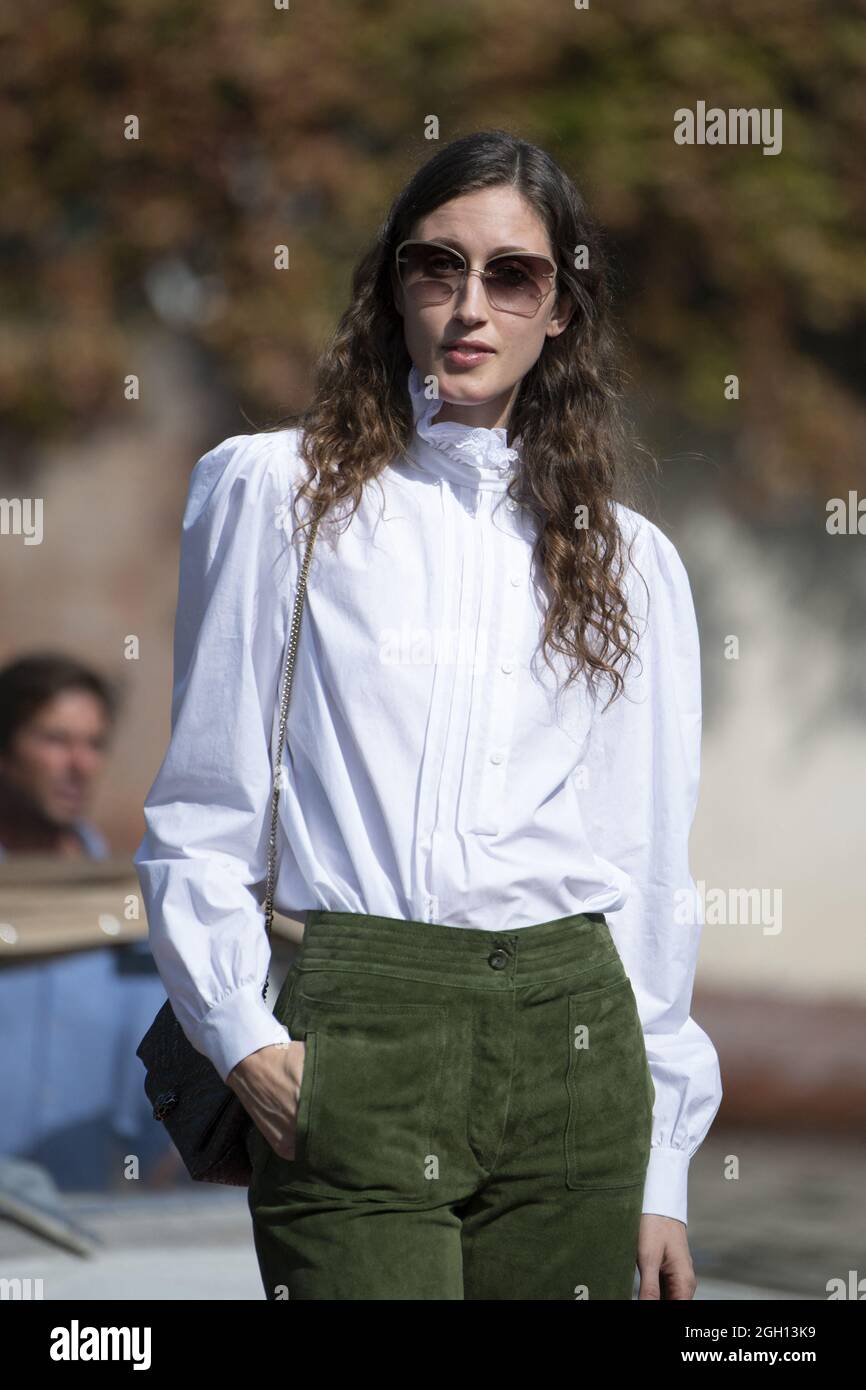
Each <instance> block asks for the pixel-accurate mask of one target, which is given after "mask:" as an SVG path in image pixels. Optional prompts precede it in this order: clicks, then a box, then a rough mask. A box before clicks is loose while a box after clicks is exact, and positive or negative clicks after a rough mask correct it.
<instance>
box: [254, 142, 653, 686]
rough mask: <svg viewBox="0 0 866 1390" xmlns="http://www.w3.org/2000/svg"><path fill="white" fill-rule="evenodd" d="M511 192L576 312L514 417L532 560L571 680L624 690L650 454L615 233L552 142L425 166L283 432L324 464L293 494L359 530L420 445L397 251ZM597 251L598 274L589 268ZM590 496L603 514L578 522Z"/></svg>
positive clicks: (486, 145) (548, 648)
mask: <svg viewBox="0 0 866 1390" xmlns="http://www.w3.org/2000/svg"><path fill="white" fill-rule="evenodd" d="M497 187H509V188H514V189H517V190H518V191H519V192H520V193H521V194H522V195H523V197H524V198H525V199H526V200H527V202H528V203H529V204H530V205H531V206H532V208H533V209H534V210H535V212H536V214H537V215H538V216H539V217H540V219H541V220H542V222H543V223H544V225H545V226H546V228H547V231H548V234H549V237H550V244H551V247H552V248H553V252H554V255H555V258H556V262H557V265H558V267H559V274H558V276H557V280H558V282H559V283H560V285H561V289H560V294H565V295H567V296H570V297H571V300H572V301H573V303H574V306H575V311H574V313H573V314H572V316H571V319H570V321H569V323H568V325H567V327H566V328H565V329H564V331H563V332H562V333H560V334H559V335H558V336H557V337H554V338H547V339H546V341H545V344H544V347H543V349H542V351H541V354H540V356H539V357H538V360H537V361H536V362H535V364H534V366H533V367H532V368H531V370H530V371H528V372H527V373H526V375H525V376H524V378H523V380H522V381H521V383H520V387H519V391H518V394H517V396H516V399H515V402H514V407H513V410H512V413H511V416H510V418H509V421H508V428H509V437H510V438H514V437H515V436H517V435H519V436H520V439H521V444H520V464H519V467H518V470H517V472H516V474H515V477H514V478H513V480H512V482H511V483H510V484H509V489H508V491H509V494H510V495H511V496H512V497H513V498H515V499H516V500H517V501H518V502H519V503H520V504H521V505H523V506H524V507H526V508H529V509H530V511H531V512H532V513H533V514H534V516H535V518H536V520H537V531H538V535H537V540H536V543H535V545H534V548H533V554H532V565H533V573H534V575H535V577H536V582H538V583H539V584H540V587H541V589H542V592H543V593H544V595H545V598H546V603H547V606H546V612H545V618H544V624H543V630H542V632H541V649H542V652H543V655H544V659H545V660H546V662H547V664H548V665H549V666H550V667H551V668H552V669H553V668H554V663H553V662H552V661H551V660H550V655H549V653H550V652H553V651H557V652H559V653H561V654H562V655H564V656H565V658H566V665H567V678H566V682H565V687H566V688H567V687H568V686H570V685H571V684H572V682H573V681H574V680H575V679H576V678H577V677H578V675H579V674H580V673H581V672H584V673H585V677H586V679H587V681H588V683H590V684H597V683H598V682H600V680H601V679H603V678H605V677H607V678H608V679H609V680H610V681H611V683H612V684H613V687H614V689H613V695H612V697H611V698H616V696H617V695H618V694H620V693H621V691H622V690H623V688H624V678H623V674H622V672H621V671H620V670H619V666H620V665H621V664H622V663H623V662H625V665H626V669H627V667H628V665H630V663H631V659H632V656H633V649H632V646H631V640H632V639H633V638H634V637H635V636H636V631H635V628H634V626H633V624H632V622H631V620H630V616H629V613H628V608H627V603H626V595H625V593H624V589H623V587H622V580H623V575H624V572H625V566H626V565H627V564H629V563H630V562H631V555H630V554H627V553H626V550H627V547H626V545H625V540H624V537H623V535H622V533H621V531H620V528H619V526H618V524H617V518H616V513H615V509H614V505H613V504H614V501H615V500H617V501H620V502H624V503H625V504H626V505H632V491H633V488H634V486H635V482H636V476H637V474H636V469H635V468H634V459H633V457H632V452H633V449H634V451H635V452H637V451H638V450H639V451H640V452H641V453H644V454H647V456H649V455H648V451H646V450H645V449H644V447H643V446H642V445H637V444H634V443H633V441H632V439H631V436H630V434H629V432H628V430H627V429H626V426H625V423H624V412H623V410H622V406H621V401H622V395H623V386H624V381H625V376H624V372H623V369H622V367H621V365H620V352H619V346H618V332H617V330H616V329H615V326H614V323H613V315H612V308H611V302H612V288H611V285H612V278H611V270H610V263H609V259H608V256H607V254H606V250H605V244H604V243H605V238H604V234H603V232H602V229H601V227H600V226H599V224H598V223H597V222H596V221H595V220H594V219H593V218H592V217H591V215H590V214H589V212H588V210H587V208H586V205H585V202H584V199H583V198H582V197H581V195H580V194H579V193H578V191H577V189H576V187H575V185H574V183H573V182H572V180H571V179H570V178H569V177H568V176H567V174H566V173H565V172H564V171H563V170H562V169H561V168H560V166H559V165H558V164H557V163H556V162H555V160H553V159H552V158H551V156H550V155H549V154H547V153H546V152H545V151H544V150H542V149H539V148H538V147H537V146H535V145H532V144H529V143H528V142H527V141H525V140H521V139H519V138H517V137H516V136H514V135H512V134H510V133H508V132H507V131H503V130H492V131H481V132H478V133H474V134H470V135H465V136H462V137H460V138H459V139H456V140H453V141H452V142H451V143H450V144H448V145H446V146H445V147H444V148H443V149H442V150H440V151H439V152H438V153H437V154H435V155H434V156H433V157H432V158H431V159H429V160H428V161H427V162H426V163H424V164H423V166H421V167H420V168H419V169H418V170H417V172H416V173H415V174H414V175H413V176H412V178H411V179H410V181H409V182H408V184H407V185H406V186H405V187H404V189H403V191H402V192H401V193H400V194H399V196H398V197H397V198H396V200H395V202H394V203H393V205H392V207H391V210H390V211H389V213H388V215H387V217H386V219H385V221H384V222H383V223H382V225H381V227H380V228H379V231H378V232H377V234H376V235H375V237H374V238H373V241H372V243H371V244H370V245H369V247H368V248H367V249H366V250H365V252H364V253H363V255H362V256H361V259H360V260H359V262H358V263H357V265H356V267H355V270H354V273H353V278H352V293H351V302H350V304H349V307H348V308H347V309H346V310H345V312H344V314H343V315H342V318H341V319H340V321H339V324H338V326H337V328H336V331H335V332H334V334H333V337H332V339H331V341H330V342H329V344H328V346H327V347H326V349H325V351H324V352H323V353H322V354H321V357H320V358H319V360H318V362H317V364H316V366H315V370H314V390H313V397H312V401H311V403H310V405H309V407H308V408H307V409H306V410H304V411H301V412H297V413H294V414H290V415H283V416H282V417H281V418H280V419H279V420H278V421H276V422H275V423H273V424H271V425H269V426H268V427H267V428H268V429H269V430H270V429H274V430H276V429H285V428H286V427H293V426H298V427H299V428H300V436H299V447H300V455H301V458H302V459H303V460H304V461H305V462H306V464H307V466H308V474H307V477H306V479H305V480H304V482H303V484H302V485H301V486H300V487H299V488H298V490H297V492H296V495H295V497H294V499H293V514H294V517H295V520H296V523H297V524H296V526H295V528H294V531H293V536H294V535H296V534H297V532H298V531H299V530H301V529H303V528H305V527H309V526H310V525H311V524H312V523H313V521H315V520H316V519H317V518H318V519H320V520H321V519H322V518H323V517H325V516H326V514H328V513H332V514H333V510H334V509H335V508H338V509H341V510H343V511H344V513H345V515H346V517H347V524H348V521H349V520H350V519H351V516H352V515H354V512H355V511H356V510H357V508H358V506H359V504H360V501H361V494H362V492H363V489H364V488H365V486H366V485H367V484H368V483H369V482H371V481H372V480H373V479H374V478H376V477H377V476H378V474H380V473H381V472H382V470H383V469H384V468H385V467H386V466H387V465H388V463H389V462H391V461H393V460H394V459H395V458H398V457H400V456H401V455H402V454H403V453H404V452H405V450H406V447H407V445H408V443H409V441H410V439H411V437H412V434H413V432H414V417H413V412H412V403H411V400H410V397H409V391H408V385H407V380H408V374H409V369H410V367H411V366H412V362H411V359H410V357H409V354H408V352H407V349H406V345H405V341H404V333H403V320H402V318H401V316H400V314H399V313H398V312H397V309H396V307H395V305H394V301H393V298H392V285H391V270H392V267H393V265H394V260H395V253H396V248H397V246H398V245H399V244H400V242H401V241H403V240H405V239H407V238H409V237H411V236H413V235H414V232H413V228H414V226H415V224H416V223H417V222H418V221H419V220H420V219H421V218H422V217H425V216H426V215H427V214H428V213H430V212H432V211H433V210H434V209H435V208H438V207H440V206H441V205H442V204H443V203H447V202H449V201H450V200H451V199H452V198H458V197H460V196H462V195H463V194H466V193H472V192H474V191H475V190H477V189H483V188H485V189H486V188H497ZM581 247H585V248H586V253H585V257H584V260H585V263H586V268H585V269H584V268H580V269H576V268H575V264H576V261H577V259H578V257H577V255H576V252H577V250H578V248H581ZM582 264H583V261H581V265H582ZM302 502H303V503H304V504H305V505H304V516H303V518H302V516H301V509H300V504H301V503H302ZM343 503H346V504H348V507H349V510H348V512H346V511H345V508H343V507H342V504H343ZM582 506H585V507H586V509H587V510H586V516H588V524H587V525H585V526H581V527H580V528H579V529H578V527H577V525H576V521H575V518H576V509H577V508H578V507H582Z"/></svg>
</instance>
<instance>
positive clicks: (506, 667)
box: [502, 661, 514, 676]
mask: <svg viewBox="0 0 866 1390" xmlns="http://www.w3.org/2000/svg"><path fill="white" fill-rule="evenodd" d="M502 669H503V671H504V672H505V674H506V676H510V675H511V672H512V671H513V670H514V662H513V661H503V663H502Z"/></svg>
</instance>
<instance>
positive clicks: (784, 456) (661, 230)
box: [0, 0, 866, 510]
mask: <svg viewBox="0 0 866 1390" xmlns="http://www.w3.org/2000/svg"><path fill="white" fill-rule="evenodd" d="M864 19H866V16H864V5H863V3H862V0H836V3H835V4H834V5H833V6H832V7H831V8H829V9H828V8H826V7H823V8H822V7H820V6H819V5H818V4H817V3H805V0H729V3H728V4H727V5H726V6H725V7H724V10H723V12H719V10H718V7H717V6H715V5H712V4H710V3H708V2H707V0H692V3H691V4H689V5H686V4H684V3H681V0H679V2H677V0H655V3H654V4H653V6H652V7H651V8H650V7H647V6H646V5H643V4H641V3H640V0H619V3H618V4H616V5H615V6H605V5H602V4H596V5H592V4H591V5H590V7H589V8H588V9H586V10H580V9H576V8H574V7H569V6H567V5H565V4H561V5H539V4H538V3H530V2H529V0H496V3H495V4H494V3H492V0H475V3H466V2H465V0H444V2H443V0H438V3H436V4H435V5H423V6H414V7H411V8H408V9H407V8H406V7H405V6H403V5H401V4H399V3H397V0H368V2H367V3H363V2H362V0H357V2H356V3H346V4H338V3H322V0H317V2H316V3H315V4H312V3H302V0H295V3H293V4H292V5H291V7H290V8H289V9H275V8H273V6H271V7H269V6H266V5H251V4H242V3H241V4H238V3H228V0H224V3H222V4H216V5H214V4H213V3H211V4H205V3H204V0H138V3H136V4H135V5H124V4H121V3H112V0H70V3H67V4H66V5H64V6H63V7H60V8H55V7H48V8H46V7H42V6H38V5H34V4H32V3H31V4H28V3H26V0H22V3H20V4H19V5H18V6H17V8H16V10H15V11H14V12H11V11H7V12H6V14H5V17H4V18H3V19H2V20H0V41H2V52H3V57H4V63H3V68H4V72H5V74H6V77H5V79H4V83H3V88H2V91H0V161H2V170H3V175H2V177H3V196H2V199H0V247H2V256H3V265H4V275H3V280H2V311H3V312H2V327H0V401H2V407H3V413H4V418H5V424H4V426H3V439H2V442H3V443H4V444H5V446H6V447H7V448H12V449H14V450H15V452H16V453H17V454H19V455H20V454H21V452H22V450H23V451H26V450H27V449H28V448H30V449H35V448H36V447H39V446H41V445H42V444H44V443H45V442H46V440H47V438H48V437H63V436H67V435H69V434H70V433H73V432H83V431H87V430H88V429H90V428H92V425H93V421H94V418H95V417H98V418H105V417H109V416H111V415H113V414H116V413H118V412H119V411H120V409H121V407H122V404H123V399H122V391H123V381H124V378H125V377H126V375H127V374H128V373H135V372H136V371H137V370H139V368H140V363H139V353H138V351H137V343H140V342H141V341H143V336H144V335H143V333H142V330H143V328H144V327H146V328H147V334H148V335H150V334H151V333H152V331H153V329H154V326H155V325H156V326H159V325H161V329H162V331H164V332H166V333H169V334H179V335H184V336H185V337H186V338H187V339H188V340H191V341H192V343H193V344H194V345H195V346H196V347H197V348H198V349H200V350H201V352H202V354H204V356H205V360H207V361H210V362H212V363H213V364H214V365H215V366H216V364H219V369H220V370H221V371H222V373H223V375H224V378H225V380H226V384H227V389H228V390H229V391H230V392H232V393H233V394H234V395H235V396H236V397H237V398H238V399H240V400H241V401H242V402H243V404H244V407H245V409H246V410H247V412H248V413H249V414H250V415H252V416H253V417H254V418H256V419H258V418H261V417H263V416H264V417H267V416H270V415H272V414H275V413H278V412H279V411H281V410H283V409H285V408H288V407H290V406H291V407H293V408H294V407H296V406H298V405H299V404H301V403H302V401H303V397H304V390H305V384H306V370H307V366H308V363H309V361H310V359H311V357H312V355H314V353H315V352H316V351H318V349H319V348H320V347H321V346H322V344H323V343H324V342H325V341H326V339H327V335H328V333H329V330H330V328H331V326H332V324H333V322H334V320H335V318H336V316H337V315H338V314H339V312H340V310H341V309H342V307H343V305H344V303H345V299H346V295H347V293H348V283H349V275H350V270H351V266H352V263H353V262H354V260H355V258H356V256H357V254H358V253H359V251H360V249H361V247H362V245H363V244H364V243H365V242H366V241H367V239H368V238H369V237H370V236H372V235H373V234H374V233H375V229H376V227H377V225H378V223H379V221H380V219H381V217H382V216H383V214H384V212H385V210H386V208H387V206H388V204H389V202H390V200H391V198H392V197H393V195H394V193H395V192H396V191H397V189H398V188H399V186H400V185H401V183H402V181H403V180H404V179H405V178H406V177H407V175H408V174H409V173H410V172H411V170H412V169H413V168H414V167H415V166H416V165H417V163H419V162H420V161H422V160H423V159H424V158H426V157H427V156H428V155H429V154H430V153H431V152H432V149H433V146H432V145H431V144H430V143H428V142H427V141H426V140H425V139H424V119H425V117H427V116H428V115H430V114H433V115H435V116H437V117H438V119H439V122H440V131H439V136H440V140H441V141H443V142H444V141H447V140H449V139H451V138H453V137H454V136H456V135H458V134H463V133H465V132H467V131H469V130H473V129H481V128H489V127H493V126H503V127H506V128H508V129H511V130H513V131H515V132H517V133H519V134H521V135H523V136H525V137H526V138H528V139H530V140H534V141H536V142H537V143H539V144H541V145H542V146H544V147H546V148H547V149H549V150H550V152H551V153H552V154H553V155H554V156H555V157H556V158H557V159H558V160H559V161H560V162H561V163H563V165H564V166H565V167H566V168H567V169H568V170H569V171H570V172H571V173H572V174H573V176H574V177H575V179H576V181H577V183H578V185H579V186H580V187H581V188H582V190H583V191H584V192H585V194H586V195H587V197H588V200H589V202H590V205H591V207H592V208H593V210H594V211H595V212H596V214H597V215H598V216H599V217H600V218H601V219H602V221H603V222H604V223H605V224H606V226H607V227H608V228H609V231H610V237H611V242H612V249H613V250H614V252H615V255H616V258H617V264H618V265H619V267H620V272H621V273H620V276H619V288H620V314H621V317H622V320H623V323H624V327H625V328H626V330H627V332H628V333H629V335H630V336H631V342H632V347H633V352H634V363H633V375H634V378H635V380H636V381H638V382H639V383H641V386H642V388H645V389H646V390H648V392H649V393H650V394H651V396H652V398H653V399H654V402H655V404H656V405H658V406H661V407H663V408H664V409H665V410H666V411H667V412H669V413H670V414H671V415H672V416H674V417H675V418H676V419H677V421H678V422H680V423H681V424H682V425H685V426H686V427H687V428H689V429H691V428H693V427H694V426H698V427H700V429H702V430H704V431H712V432H716V433H717V434H720V435H721V436H722V437H725V438H726V439H727V442H728V447H727V448H726V450H725V455H726V457H727V458H728V459H729V460H730V463H729V468H730V471H731V473H732V475H733V476H732V477H730V478H729V479H728V481H729V483H730V484H734V483H737V484H738V490H739V497H740V501H741V504H743V505H745V506H747V507H751V508H754V509H757V510H760V509H761V506H762V505H763V506H764V507H766V506H768V504H771V505H773V506H779V504H780V503H782V504H784V502H785V501H786V499H788V498H792V499H793V498H796V497H797V496H802V495H803V494H804V493H805V494H807V495H808V493H809V492H818V493H819V494H820V495H822V496H824V495H827V494H828V493H831V494H832V493H833V492H834V491H837V492H843V491H845V490H846V489H847V488H848V487H849V486H851V479H852V477H854V476H855V475H856V474H857V472H858V470H861V471H862V466H863V465H862V444H861V441H862V438H863V433H864V406H863V394H864V393H863V386H864V361H863V353H862V330H863V326H864V317H866V315H864V299H866V266H864V242H863V231H864V222H866V216H864V204H866V188H864V181H863V178H862V151H863V146H864V142H866V22H864ZM698 101H705V102H706V104H707V106H719V107H723V108H728V107H767V108H770V109H775V108H780V109H781V110H782V113H783V147H782V151H781V153H780V154H778V155H775V156H773V155H764V154H763V153H762V150H761V148H760V147H757V146H754V145H752V146H743V145H734V146H724V145H718V146H710V145H693V146H684V145H678V144H676V143H675V141H674V138H673V133H674V126H675V114H674V113H675V112H676V110H677V109H678V108H680V107H689V108H692V109H694V107H695V105H696V103H697V102H698ZM131 117H132V118H135V121H137V123H138V126H139V129H138V133H137V138H134V139H130V138H126V136H127V134H128V133H129V131H128V126H129V123H130V118H131ZM283 243H285V244H286V245H287V246H288V248H289V254H290V268H289V270H288V271H284V270H280V269H277V268H275V263H274V248H275V247H277V246H279V245H281V244H283ZM638 363H639V364H640V366H639V368H638V366H637V364H638ZM728 373H736V374H737V375H738V377H739V380H740V391H741V397H740V400H739V401H737V402H730V401H726V400H725V399H724V395H723V382H724V378H725V376H726V375H727V374H728ZM145 389H146V386H145ZM126 418H127V419H128V416H127V417H126ZM678 432H680V431H678ZM732 491H734V493H735V495H736V492H737V489H733V488H732Z"/></svg>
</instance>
